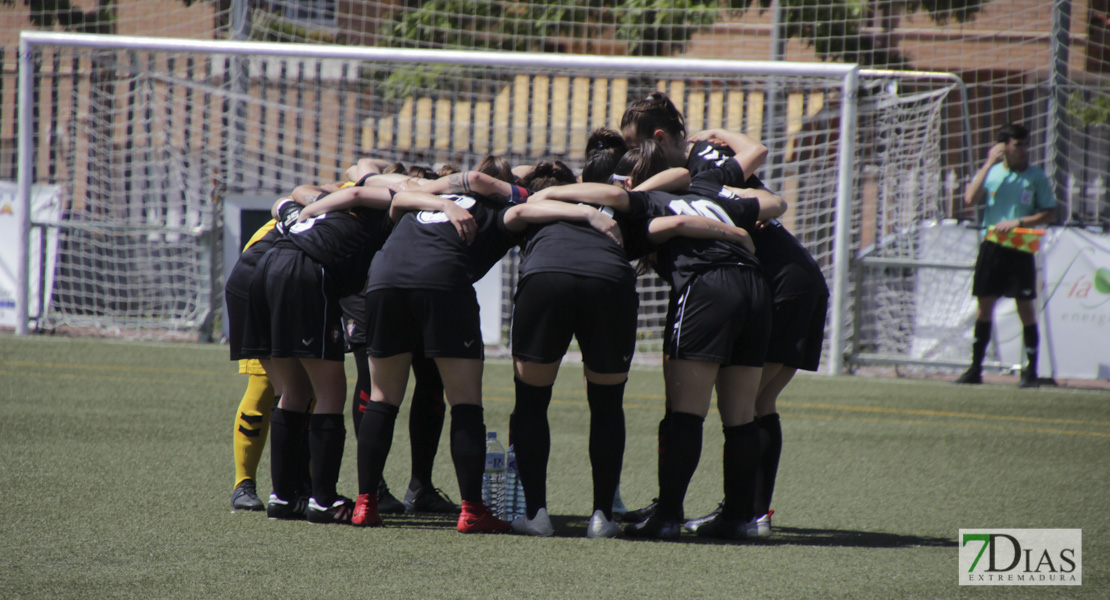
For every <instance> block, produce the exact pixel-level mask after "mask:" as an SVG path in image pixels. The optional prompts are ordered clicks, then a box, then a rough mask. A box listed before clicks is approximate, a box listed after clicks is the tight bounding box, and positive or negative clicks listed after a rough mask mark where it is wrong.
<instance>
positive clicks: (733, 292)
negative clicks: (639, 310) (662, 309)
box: [663, 267, 771, 367]
mask: <svg viewBox="0 0 1110 600" xmlns="http://www.w3.org/2000/svg"><path fill="white" fill-rule="evenodd" d="M770 336H771V300H770V294H769V292H768V291H767V283H766V282H765V281H764V280H763V275H762V274H761V273H760V272H759V271H757V270H756V269H750V268H744V267H724V268H717V269H713V270H711V271H707V272H705V273H701V274H699V275H698V276H696V277H694V278H693V279H691V280H690V282H689V283H687V284H686V287H685V288H683V289H682V290H681V292H680V293H679V294H677V295H673V296H672V297H671V302H670V306H669V308H668V311H667V333H666V336H665V337H664V341H663V352H664V353H665V354H666V355H668V356H670V357H671V358H673V359H679V360H697V361H702V362H711V363H717V364H719V365H721V366H722V367H732V366H743V367H762V366H763V360H764V355H765V354H766V353H767V342H768V340H769V339H770Z"/></svg>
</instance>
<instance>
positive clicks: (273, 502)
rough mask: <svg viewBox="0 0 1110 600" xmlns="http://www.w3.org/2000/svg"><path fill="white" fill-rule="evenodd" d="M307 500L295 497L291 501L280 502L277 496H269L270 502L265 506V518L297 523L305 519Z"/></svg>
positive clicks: (303, 497)
mask: <svg viewBox="0 0 1110 600" xmlns="http://www.w3.org/2000/svg"><path fill="white" fill-rule="evenodd" d="M307 510H308V498H307V497H305V496H297V497H296V498H295V499H293V500H282V499H281V498H279V497H278V495H277V494H270V502H269V503H268V504H267V505H266V516H267V517H270V518H271V519H281V520H286V521H299V520H301V519H304V518H305V517H306V515H305V512H306V511H307Z"/></svg>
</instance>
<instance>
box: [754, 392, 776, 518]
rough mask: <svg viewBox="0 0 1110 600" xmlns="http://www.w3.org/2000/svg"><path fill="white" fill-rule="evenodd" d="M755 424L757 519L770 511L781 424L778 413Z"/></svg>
mask: <svg viewBox="0 0 1110 600" xmlns="http://www.w3.org/2000/svg"><path fill="white" fill-rule="evenodd" d="M756 423H758V424H759V465H758V467H757V469H756V477H755V516H757V517H759V516H763V515H765V514H767V511H768V510H771V496H773V495H774V493H775V476H776V475H778V472H779V456H780V455H781V454H782V423H781V422H780V421H779V414H778V413H770V414H767V415H763V416H762V417H759V418H758V419H756Z"/></svg>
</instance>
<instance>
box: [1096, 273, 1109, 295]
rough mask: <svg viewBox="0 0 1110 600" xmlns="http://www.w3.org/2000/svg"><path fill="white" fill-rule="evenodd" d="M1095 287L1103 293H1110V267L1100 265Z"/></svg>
mask: <svg viewBox="0 0 1110 600" xmlns="http://www.w3.org/2000/svg"><path fill="white" fill-rule="evenodd" d="M1095 289H1096V290H1098V291H1099V292H1100V293H1103V294H1110V269H1107V268H1106V267H1099V268H1098V269H1096V270H1095Z"/></svg>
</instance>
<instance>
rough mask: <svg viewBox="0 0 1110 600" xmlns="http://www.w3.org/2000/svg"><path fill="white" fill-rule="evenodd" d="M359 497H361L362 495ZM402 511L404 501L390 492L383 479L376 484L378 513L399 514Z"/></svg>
mask: <svg viewBox="0 0 1110 600" xmlns="http://www.w3.org/2000/svg"><path fill="white" fill-rule="evenodd" d="M359 497H360V498H361V497H362V496H359ZM403 512H405V505H404V503H403V502H401V501H400V500H398V499H397V497H396V496H394V495H393V494H392V493H390V491H389V488H388V487H387V486H386V485H385V480H384V479H383V480H382V482H381V483H380V484H378V514H383V515H399V514H401V513H403Z"/></svg>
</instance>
